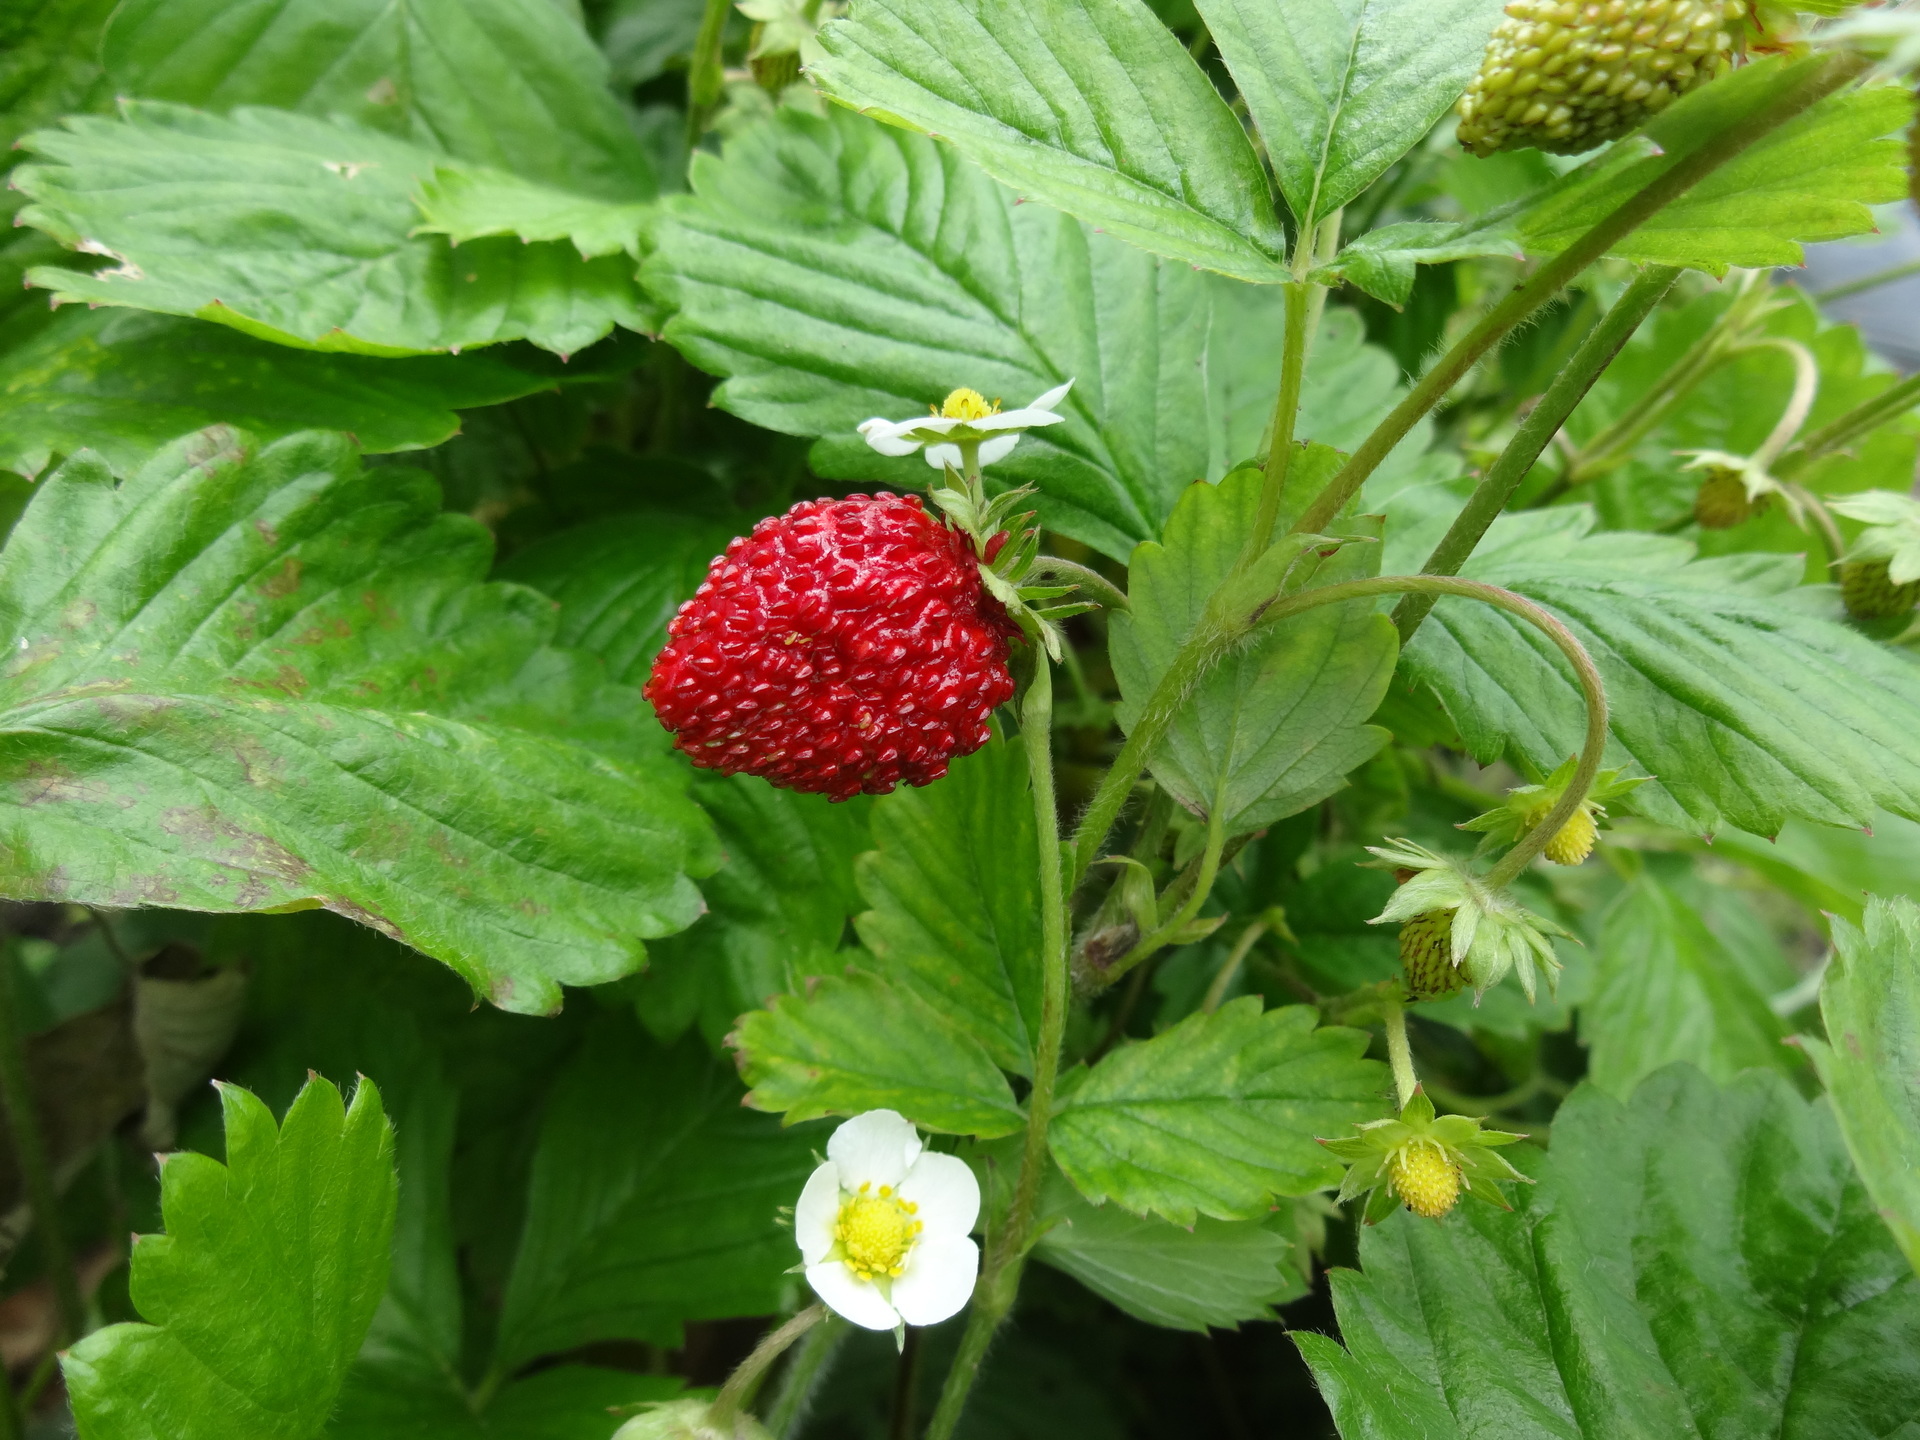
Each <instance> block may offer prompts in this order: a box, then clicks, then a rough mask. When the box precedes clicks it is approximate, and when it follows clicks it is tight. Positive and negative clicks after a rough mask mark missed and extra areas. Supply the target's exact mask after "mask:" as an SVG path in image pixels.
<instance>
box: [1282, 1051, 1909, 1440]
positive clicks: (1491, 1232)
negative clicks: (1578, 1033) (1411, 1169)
mask: <svg viewBox="0 0 1920 1440" xmlns="http://www.w3.org/2000/svg"><path fill="white" fill-rule="evenodd" d="M1529 1168H1532V1169H1535V1171H1536V1173H1537V1174H1538V1176H1539V1184H1538V1185H1537V1186H1526V1185H1516V1186H1513V1187H1512V1189H1513V1191H1514V1192H1515V1193H1514V1196H1513V1199H1514V1203H1515V1206H1516V1208H1515V1209H1514V1210H1512V1211H1500V1210H1496V1209H1494V1208H1493V1207H1491V1206H1486V1205H1480V1204H1476V1203H1475V1202H1473V1201H1467V1202H1465V1203H1463V1204H1462V1205H1461V1207H1460V1208H1459V1209H1458V1210H1456V1211H1455V1212H1454V1213H1453V1214H1452V1215H1450V1216H1448V1217H1447V1218H1446V1219H1445V1220H1444V1221H1442V1222H1440V1223H1438V1224H1436V1223H1434V1222H1432V1221H1429V1220H1422V1219H1420V1218H1418V1217H1416V1216H1414V1215H1412V1214H1409V1213H1406V1212H1404V1211H1403V1212H1401V1213H1398V1214H1396V1215H1394V1216H1393V1217H1392V1218H1390V1219H1388V1220H1387V1221H1386V1222H1385V1223H1383V1224H1381V1225H1378V1226H1375V1227H1372V1228H1370V1229H1368V1230H1367V1231H1366V1232H1365V1233H1364V1234H1363V1235H1362V1236H1361V1240H1360V1263H1361V1266H1362V1271H1363V1272H1364V1273H1356V1272H1353V1271H1348V1270H1336V1271H1334V1272H1333V1296H1334V1307H1335V1309H1336V1311H1337V1312H1338V1314H1339V1317H1340V1334H1341V1338H1342V1339H1343V1340H1344V1341H1345V1342H1346V1348H1345V1349H1344V1350H1343V1349H1342V1348H1341V1346H1340V1345H1339V1344H1338V1343H1336V1342H1335V1341H1334V1340H1332V1339H1330V1338H1328V1337H1326V1336H1323V1335H1314V1334H1309V1333H1305V1332H1295V1336H1294V1338H1295V1340H1296V1342H1297V1343H1298V1344H1299V1346H1300V1349H1301V1351H1302V1352H1303V1353H1304V1354H1305V1355H1306V1357H1307V1361H1308V1363H1309V1364H1310V1365H1311V1366H1312V1367H1313V1371H1314V1378H1315V1379H1316V1380H1317V1381H1318V1382H1319V1384H1320V1391H1321V1394H1322V1395H1324V1396H1325V1397H1326V1400H1327V1403H1328V1405H1329V1406H1330V1407H1331V1408H1332V1410H1333V1414H1334V1419H1335V1423H1336V1424H1338V1426H1339V1427H1340V1433H1341V1435H1342V1436H1343V1437H1345V1440H1362V1437H1365V1440H1455V1437H1465V1436H1489V1437H1491V1436H1501V1437H1506V1436H1522V1435H1524V1436H1528V1437H1534V1436H1541V1437H1554V1440H1594V1437H1602V1436H1604V1437H1610V1440H1611V1437H1620V1440H1627V1437H1632V1440H1669V1437H1671V1440H1680V1437H1688V1440H1692V1437H1697V1436H1709V1435H1711V1436H1727V1437H1729V1440H1731V1437H1734V1436H1742V1437H1745V1436H1758V1435H1768V1436H1779V1437H1782V1440H1829V1437H1840V1436H1846V1437H1860V1440H1865V1437H1869V1436H1888V1437H1891V1436H1896V1435H1897V1436H1899V1437H1901V1440H1905V1437H1907V1436H1909V1435H1911V1434H1912V1433H1913V1425H1912V1420H1913V1417H1914V1416H1915V1415H1916V1414H1920V1280H1917V1279H1916V1278H1915V1277H1914V1275H1913V1274H1912V1273H1911V1272H1910V1271H1909V1270H1908V1269H1907V1265H1906V1262H1905V1261H1904V1260H1903V1259H1902V1258H1901V1255H1900V1253H1899V1251H1898V1250H1897V1249H1895V1248H1894V1246H1893V1243H1892V1242H1891V1240H1890V1239H1889V1238H1888V1236H1887V1233H1886V1230H1885V1227H1883V1226H1882V1225H1881V1224H1880V1222H1879V1221H1878V1220H1877V1219H1876V1218H1875V1217H1874V1214H1873V1210H1872V1207H1871V1205H1870V1204H1869V1203H1868V1201H1867V1197H1866V1195H1865V1193H1864V1192H1863V1191H1862V1190H1861V1188H1860V1183H1859V1181H1858V1180H1857V1179H1856V1178H1855V1177H1854V1175H1853V1172H1852V1168H1851V1167H1850V1166H1849V1165H1848V1163H1847V1156H1846V1151H1845V1150H1844V1149H1843V1148H1842V1146H1841V1144H1840V1137H1839V1135H1838V1134H1837V1133H1836V1132H1835V1129H1834V1125H1833V1121H1832V1117H1831V1116H1830V1115H1829V1114H1828V1113H1827V1111H1826V1110H1825V1108H1824V1107H1822V1106H1815V1105H1808V1104H1807V1103H1806V1102H1805V1101H1803V1100H1802V1099H1800V1097H1799V1096H1798V1095H1796V1094H1795V1093H1794V1091H1793V1088H1792V1086H1790V1085H1789V1084H1787V1083H1786V1081H1784V1080H1783V1079H1781V1078H1780V1077H1779V1076H1775V1075H1764V1074H1750V1075H1747V1076H1744V1077H1742V1078H1741V1079H1739V1080H1737V1081H1735V1082H1734V1083H1733V1084H1732V1085H1731V1086H1729V1087H1728V1088H1727V1089H1725V1090H1720V1089H1716V1088H1715V1087H1714V1086H1713V1085H1712V1084H1711V1083H1710V1082H1709V1081H1707V1080H1706V1079H1705V1078H1703V1077H1702V1076H1701V1075H1699V1074H1698V1073H1697V1072H1695V1071H1692V1070H1689V1069H1687V1068H1685V1067H1684V1066H1674V1067H1671V1068H1669V1069H1667V1070H1664V1071H1662V1072H1660V1073H1659V1074H1658V1075H1656V1076H1654V1077H1653V1078H1652V1079H1650V1080H1649V1081H1647V1082H1646V1083H1645V1084H1644V1085H1642V1086H1641V1087H1640V1089H1639V1091H1638V1092H1637V1093H1636V1094H1635V1096H1634V1098H1633V1100H1632V1102H1631V1103H1630V1104H1626V1105H1623V1104H1621V1103H1620V1102H1618V1101H1616V1100H1613V1099H1612V1098H1610V1097H1609V1096H1607V1095H1606V1094H1605V1093H1604V1092H1603V1091H1601V1090H1598V1089H1596V1088H1594V1087H1591V1086H1588V1087H1583V1088H1582V1089H1580V1090H1578V1091H1576V1092H1575V1094H1574V1095H1573V1096H1572V1097H1571V1098H1570V1099H1568V1101H1567V1102H1566V1103H1565V1104H1564V1105H1563V1106H1562V1107H1561V1109H1560V1112H1559V1114H1558V1115H1557V1116H1556V1117H1555V1118H1554V1124H1553V1150H1552V1153H1551V1155H1550V1156H1548V1157H1546V1158H1545V1159H1544V1160H1536V1161H1534V1162H1532V1164H1530V1166H1529Z"/></svg>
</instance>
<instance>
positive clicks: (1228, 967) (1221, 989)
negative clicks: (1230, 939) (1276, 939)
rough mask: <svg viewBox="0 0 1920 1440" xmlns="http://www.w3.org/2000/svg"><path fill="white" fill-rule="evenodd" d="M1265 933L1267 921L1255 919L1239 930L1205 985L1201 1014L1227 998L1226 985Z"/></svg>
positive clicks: (1207, 1012) (1237, 972)
mask: <svg viewBox="0 0 1920 1440" xmlns="http://www.w3.org/2000/svg"><path fill="white" fill-rule="evenodd" d="M1266 933H1267V922H1266V921H1264V920H1256V921H1254V922H1253V923H1252V924H1251V925H1249V926H1247V928H1246V929H1245V930H1242V931H1241V932H1240V938H1239V939H1238V940H1236V941H1235V942H1234V946H1233V949H1232V950H1230V951H1228V952H1227V958H1226V959H1225V961H1223V962H1222V963H1221V966H1220V969H1219V972H1218V973H1217V974H1216V975H1215V976H1214V977H1213V983H1212V984H1211V985H1209V986H1207V993H1206V996H1205V998H1204V999H1202V1000H1201V1002H1200V1010H1201V1013H1202V1014H1206V1015H1211V1014H1212V1013H1213V1012H1214V1011H1216V1010H1218V1009H1219V1008H1220V1002H1221V1001H1222V1000H1224V999H1226V998H1227V987H1228V986H1229V985H1231V984H1233V977H1234V976H1236V975H1238V974H1239V973H1240V967H1241V965H1242V964H1244V963H1245V962H1246V958H1247V953H1248V952H1249V951H1250V950H1252V949H1253V947H1254V946H1255V945H1256V944H1257V943H1258V942H1259V940H1260V937H1261V936H1262V935H1264V934H1266Z"/></svg>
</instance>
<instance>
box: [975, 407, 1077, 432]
mask: <svg viewBox="0 0 1920 1440" xmlns="http://www.w3.org/2000/svg"><path fill="white" fill-rule="evenodd" d="M1066 418H1067V417H1066V416H1064V415H1056V414H1054V413H1053V411H1051V410H1003V411H1001V412H1000V413H999V414H998V415H989V416H987V418H986V419H984V420H976V421H974V422H973V428H974V429H976V430H979V431H982V432H984V433H988V434H990V433H992V432H993V431H996V430H1031V429H1032V428H1033V427H1034V426H1036V425H1058V424H1059V423H1060V422H1061V421H1062V420H1064V419H1066Z"/></svg>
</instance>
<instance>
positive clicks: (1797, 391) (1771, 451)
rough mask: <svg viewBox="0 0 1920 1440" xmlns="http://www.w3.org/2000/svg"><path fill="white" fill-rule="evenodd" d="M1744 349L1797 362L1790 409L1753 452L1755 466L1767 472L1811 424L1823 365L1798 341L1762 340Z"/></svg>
mask: <svg viewBox="0 0 1920 1440" xmlns="http://www.w3.org/2000/svg"><path fill="white" fill-rule="evenodd" d="M1741 349H1742V350H1780V351H1784V352H1785V354H1786V356H1787V358H1788V359H1789V360H1791V361H1793V393H1792V394H1791V395H1790V396H1788V397H1787V408H1786V409H1785V410H1783V411H1781V412H1780V422H1779V423H1778V424H1777V425H1775V426H1774V427H1773V429H1772V430H1771V431H1770V432H1769V433H1768V435H1767V438H1766V439H1765V440H1763V441H1761V443H1760V448H1759V449H1758V450H1756V451H1754V452H1753V463H1754V464H1755V465H1758V466H1759V467H1760V468H1761V469H1762V470H1765V469H1767V468H1769V467H1770V466H1771V465H1772V464H1773V462H1774V461H1775V460H1778V459H1779V458H1780V452H1781V451H1783V450H1785V449H1786V448H1787V446H1789V445H1791V444H1792V443H1793V437H1794V436H1796V435H1798V434H1799V433H1800V427H1801V426H1802V425H1805V424H1806V423H1807V416H1808V415H1809V414H1810V413H1812V411H1813V402H1814V400H1815V399H1816V398H1817V397H1818V396H1819V394H1820V365H1819V362H1818V361H1816V360H1815V359H1814V358H1813V352H1812V351H1811V350H1809V349H1807V347H1806V346H1804V345H1802V344H1801V343H1800V342H1799V341H1798V340H1785V339H1779V338H1774V339H1768V340H1758V341H1755V342H1754V343H1753V344H1751V345H1744V346H1742V347H1741ZM1736 353H1737V352H1736Z"/></svg>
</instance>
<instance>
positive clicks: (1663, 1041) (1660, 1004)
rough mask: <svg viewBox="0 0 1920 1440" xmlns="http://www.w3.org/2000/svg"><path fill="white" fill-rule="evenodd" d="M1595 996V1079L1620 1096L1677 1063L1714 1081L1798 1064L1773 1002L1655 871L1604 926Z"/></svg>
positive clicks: (1591, 1062)
mask: <svg viewBox="0 0 1920 1440" xmlns="http://www.w3.org/2000/svg"><path fill="white" fill-rule="evenodd" d="M1595 948H1596V952H1597V959H1598V961H1599V965H1598V969H1597V973H1596V976H1595V980H1594V991H1593V995H1592V997H1591V998H1590V999H1589V1000H1588V1002H1587V1004H1586V1005H1585V1006H1584V1007H1582V1009H1581V1011H1580V1038H1581V1039H1582V1040H1583V1041H1585V1042H1586V1044H1587V1047H1588V1051H1589V1059H1588V1078H1589V1079H1591V1080H1592V1081H1593V1083H1594V1084H1596V1085H1598V1086H1600V1087H1601V1088H1602V1089H1603V1090H1606V1091H1608V1092H1610V1093H1612V1094H1614V1095H1617V1096H1627V1095H1631V1094H1632V1093H1633V1092H1634V1090H1635V1089H1637V1088H1638V1087H1639V1084H1640V1082H1641V1081H1642V1080H1644V1079H1645V1078H1646V1077H1647V1076H1649V1075H1651V1074H1652V1073H1653V1072H1654V1071H1656V1070H1658V1069H1660V1068H1662V1067H1663V1066H1665V1065H1668V1064H1670V1063H1672V1062H1673V1061H1675V1060H1685V1061H1687V1062H1689V1063H1690V1064H1693V1065H1695V1066H1697V1067H1698V1068H1699V1069H1700V1070H1701V1071H1703V1072H1704V1073H1705V1074H1706V1075H1707V1076H1708V1077H1709V1078H1710V1079H1713V1080H1719V1081H1725V1080H1731V1079H1732V1078H1733V1077H1734V1076H1735V1075H1738V1074H1739V1073H1740V1072H1741V1071H1742V1070H1746V1069H1749V1068H1760V1069H1776V1070H1782V1071H1790V1070H1794V1069H1796V1068H1798V1067H1797V1066H1796V1065H1795V1064H1794V1063H1793V1054H1792V1052H1791V1051H1790V1050H1788V1049H1787V1048H1786V1047H1785V1046H1784V1045H1783V1044H1781V1041H1782V1040H1783V1039H1784V1038H1785V1035H1786V1030H1785V1027H1783V1026H1782V1025H1781V1023H1780V1020H1779V1018H1778V1017H1777V1016H1776V1015H1775V1014H1774V1013H1773V1011H1771V1010H1770V1009H1768V1008H1767V998H1766V996H1765V995H1763V994H1761V993H1760V992H1759V991H1758V990H1756V989H1755V988H1754V987H1753V986H1752V984H1750V983H1749V982H1748V981H1747V979H1746V978H1745V976H1743V975H1742V974H1741V971H1740V966H1739V963H1738V962H1737V961H1736V960H1735V959H1734V957H1733V956H1732V955H1730V954H1729V953H1728V951H1727V947H1726V946H1725V945H1724V944H1723V943H1722V942H1721V940H1720V939H1719V937H1717V936H1716V935H1715V934H1714V933H1713V932H1712V931H1711V930H1709V929H1708V928H1707V926H1706V923H1705V921H1703V920H1702V919H1701V917H1700V916H1699V915H1698V914H1697V913H1696V912H1695V911H1694V910H1693V908H1692V907H1691V906H1689V905H1688V904H1687V903H1686V901H1685V900H1683V899H1681V898H1680V896H1679V895H1677V894H1675V893H1674V892H1673V890H1671V889H1670V888H1669V887H1667V886H1665V885H1663V884H1661V883H1660V882H1659V881H1658V880H1656V879H1654V878H1653V876H1651V875H1642V876H1640V877H1639V878H1638V879H1637V880H1635V881H1634V882H1633V883H1632V884H1631V885H1629V886H1628V887H1627V888H1626V889H1625V890H1623V891H1622V892H1621V893H1620V894H1619V896H1618V897H1617V898H1616V899H1615V900H1614V902H1613V904H1612V905H1611V906H1610V907H1609V908H1608V910H1607V912H1606V915H1605V918H1604V919H1603V920H1602V922H1601V928H1600V937H1599V940H1598V943H1597V945H1596V947H1595Z"/></svg>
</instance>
